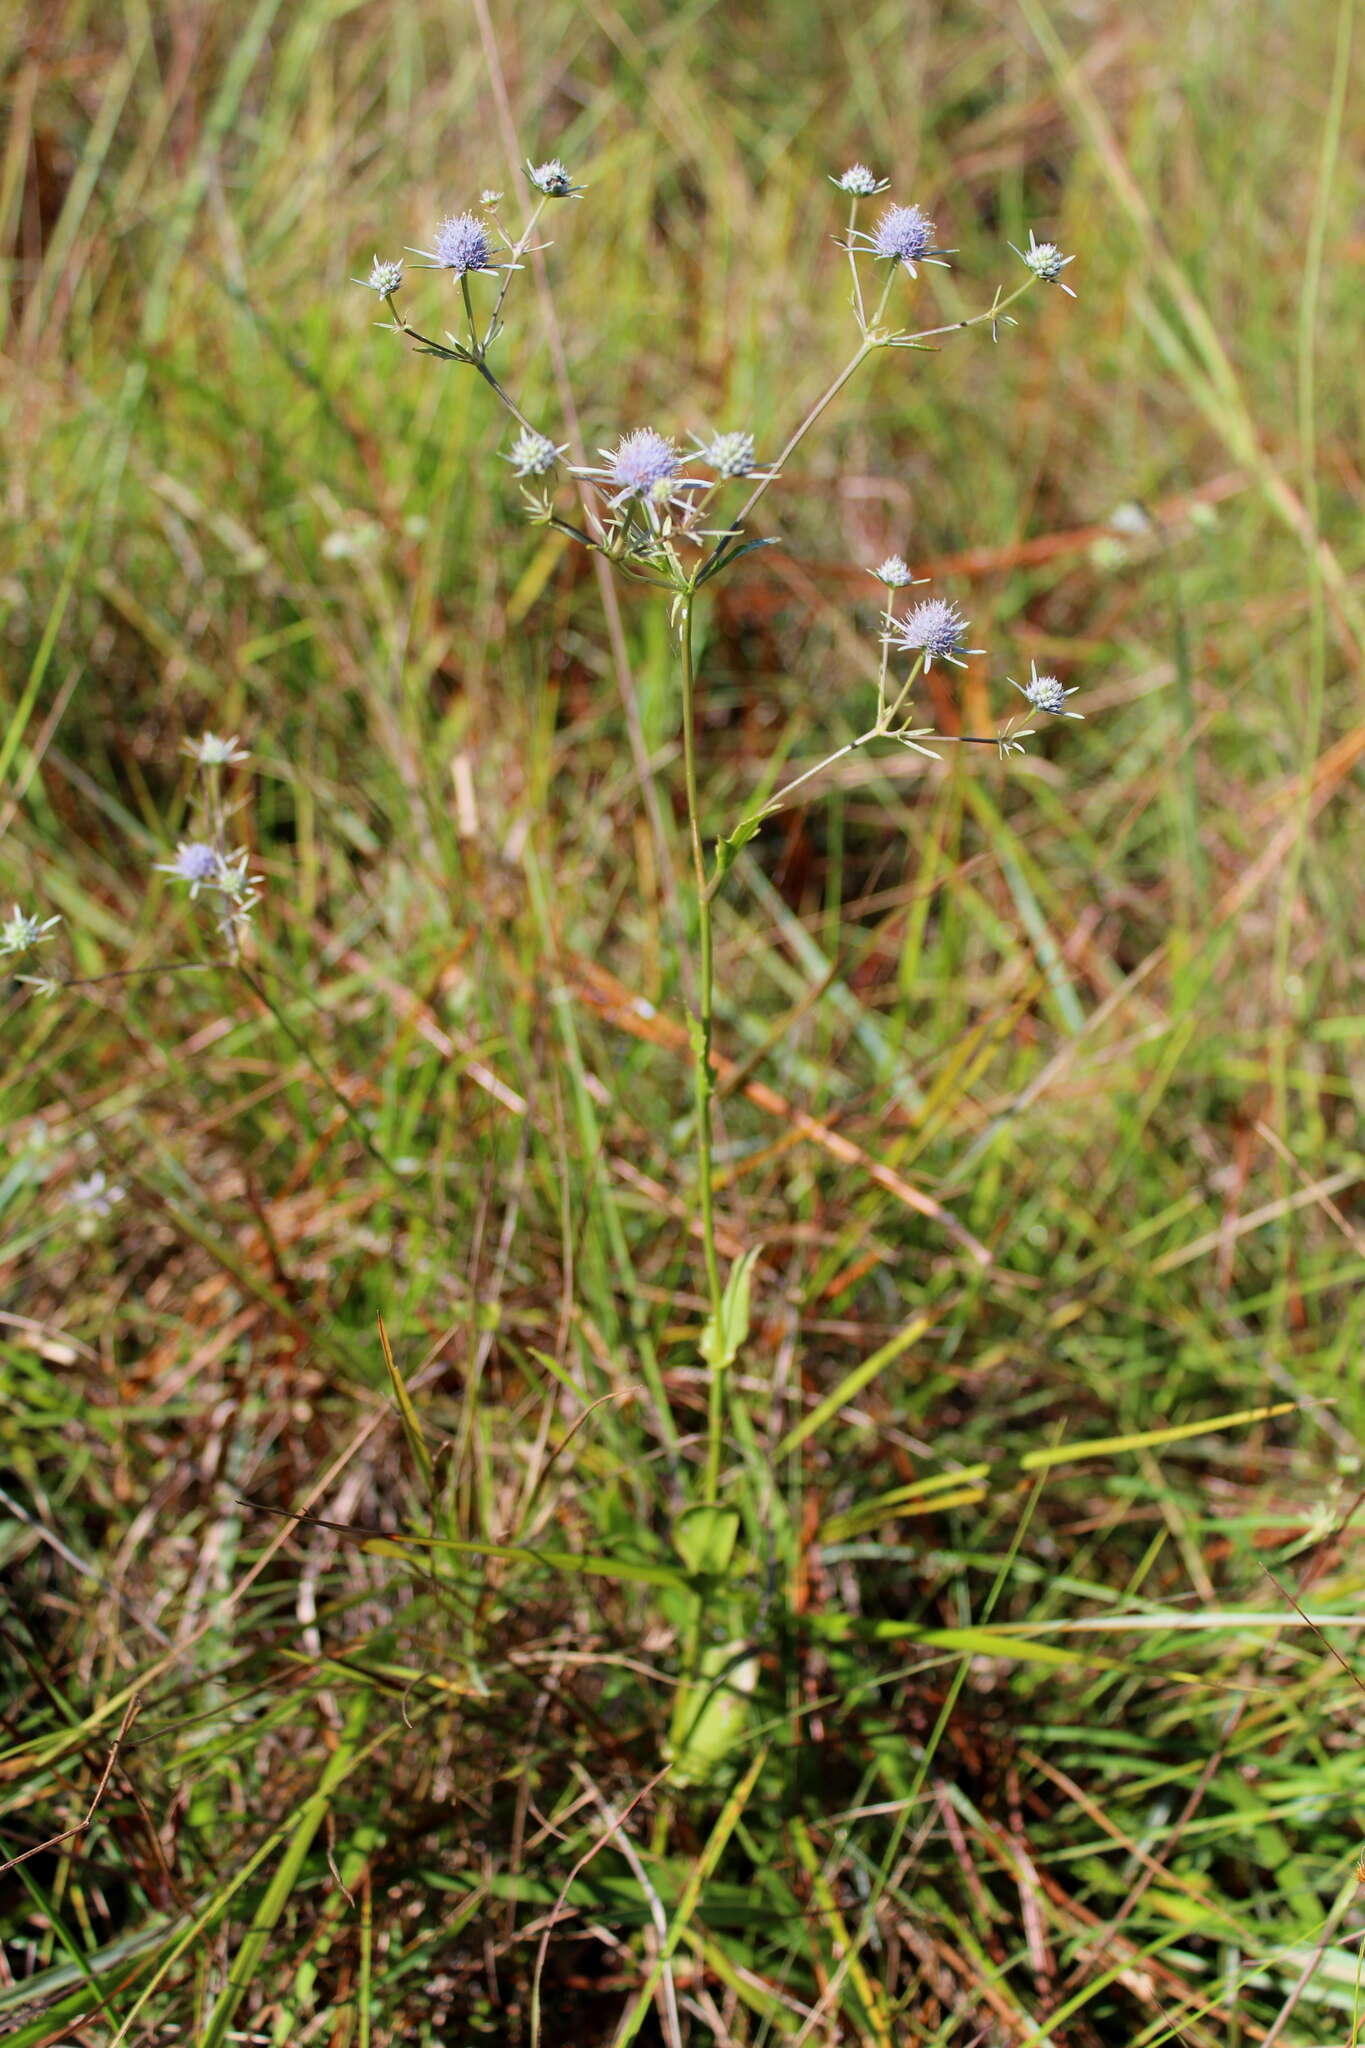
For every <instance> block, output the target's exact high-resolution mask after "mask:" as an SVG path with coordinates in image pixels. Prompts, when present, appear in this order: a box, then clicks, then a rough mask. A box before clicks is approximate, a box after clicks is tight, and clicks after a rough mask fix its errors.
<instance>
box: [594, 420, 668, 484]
mask: <svg viewBox="0 0 1365 2048" xmlns="http://www.w3.org/2000/svg"><path fill="white" fill-rule="evenodd" d="M602 452H603V454H604V455H605V456H606V457H607V476H608V481H609V482H610V483H612V484H614V485H615V487H616V489H617V490H618V491H619V492H620V493H621V495H622V497H624V498H648V497H650V496H652V495H653V493H654V492H655V491H656V490H657V489H658V487H659V485H660V484H666V483H671V482H672V480H673V478H674V477H675V476H676V475H677V474H678V471H679V470H680V469H681V468H682V457H681V456H680V455H679V453H678V451H677V448H676V447H675V446H674V444H673V442H672V441H670V440H667V439H666V438H665V436H664V435H662V434H657V433H656V432H655V431H654V429H653V427H637V428H636V429H635V431H634V433H633V434H624V435H623V436H622V437H621V439H620V441H619V442H618V443H617V445H616V447H615V448H613V449H610V450H608V449H605V448H604V449H603V451H602Z"/></svg>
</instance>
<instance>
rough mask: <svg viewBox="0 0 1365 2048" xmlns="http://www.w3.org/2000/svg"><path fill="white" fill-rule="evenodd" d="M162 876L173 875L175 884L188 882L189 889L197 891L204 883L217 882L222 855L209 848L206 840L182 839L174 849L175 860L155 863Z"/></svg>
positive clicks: (214, 847)
mask: <svg viewBox="0 0 1365 2048" xmlns="http://www.w3.org/2000/svg"><path fill="white" fill-rule="evenodd" d="M157 865H158V867H159V868H160V870H161V872H162V874H163V875H174V876H175V879H176V880H177V882H188V883H189V885H190V887H191V889H198V888H199V887H201V885H202V884H203V883H205V882H214V881H217V879H218V875H219V871H220V869H221V868H222V865H223V861H222V855H221V854H220V853H219V851H218V848H217V847H216V846H210V844H209V842H208V841H207V840H206V839H182V840H181V842H180V844H179V846H177V847H176V849H175V859H174V860H167V861H159V862H158V863H157Z"/></svg>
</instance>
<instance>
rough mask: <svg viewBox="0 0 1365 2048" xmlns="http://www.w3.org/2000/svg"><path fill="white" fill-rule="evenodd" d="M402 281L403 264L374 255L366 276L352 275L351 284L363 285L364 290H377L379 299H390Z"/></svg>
mask: <svg viewBox="0 0 1365 2048" xmlns="http://www.w3.org/2000/svg"><path fill="white" fill-rule="evenodd" d="M402 282H403V266H402V264H401V263H396V262H390V261H388V260H387V259H386V258H385V257H383V256H376V257H375V259H374V262H373V264H372V265H371V268H370V274H369V276H368V277H353V278H352V279H351V283H352V284H360V285H364V287H365V289H366V291H370V292H378V294H379V296H380V298H381V299H391V298H392V297H393V295H394V293H395V292H396V291H397V289H398V287H399V285H400V284H401V283H402Z"/></svg>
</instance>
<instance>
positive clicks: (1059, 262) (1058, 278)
mask: <svg viewBox="0 0 1365 2048" xmlns="http://www.w3.org/2000/svg"><path fill="white" fill-rule="evenodd" d="M1010 247H1011V249H1014V253H1015V255H1016V256H1017V257H1018V258H1019V261H1020V262H1021V263H1024V264H1026V265H1027V266H1028V268H1029V269H1030V270H1031V271H1032V272H1033V275H1034V276H1035V277H1036V278H1037V279H1038V280H1039V281H1040V283H1042V284H1059V285H1061V287H1062V290H1063V291H1064V292H1065V293H1066V295H1067V297H1068V298H1069V299H1074V298H1075V296H1076V294H1075V292H1073V291H1072V289H1071V286H1070V285H1069V284H1066V283H1065V282H1064V281H1063V278H1062V272H1063V271H1064V270H1065V269H1066V266H1067V264H1068V263H1074V262H1075V261H1076V259H1075V257H1074V256H1063V254H1062V252H1061V250H1060V249H1059V248H1058V247H1057V244H1056V243H1055V242H1040V241H1038V240H1037V238H1036V237H1035V235H1034V232H1033V229H1032V228H1030V229H1029V231H1028V247H1027V249H1017V248H1015V245H1014V243H1013V242H1011V243H1010Z"/></svg>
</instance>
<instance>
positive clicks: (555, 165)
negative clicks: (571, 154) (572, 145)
mask: <svg viewBox="0 0 1365 2048" xmlns="http://www.w3.org/2000/svg"><path fill="white" fill-rule="evenodd" d="M526 175H527V177H528V178H529V179H530V180H531V183H532V184H533V185H534V186H535V188H536V190H537V192H540V193H543V194H544V196H545V198H547V199H578V198H579V197H581V195H582V194H583V193H584V192H585V191H586V190H587V187H586V186H584V185H575V184H574V182H573V179H572V178H571V177H570V176H569V174H568V172H567V171H566V170H565V168H564V166H563V164H562V163H561V162H560V161H559V158H558V157H552V158H551V159H550V161H549V163H547V164H533V163H531V162H530V161H529V159H528V161H527V165H526Z"/></svg>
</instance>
